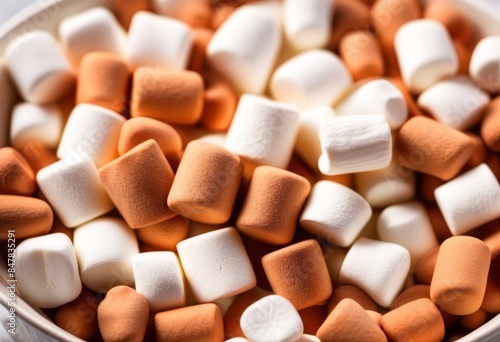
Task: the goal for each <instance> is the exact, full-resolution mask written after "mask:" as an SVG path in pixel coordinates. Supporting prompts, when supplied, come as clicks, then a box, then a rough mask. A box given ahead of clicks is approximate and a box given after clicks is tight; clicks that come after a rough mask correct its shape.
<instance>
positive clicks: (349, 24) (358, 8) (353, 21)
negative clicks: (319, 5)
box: [328, 0, 370, 50]
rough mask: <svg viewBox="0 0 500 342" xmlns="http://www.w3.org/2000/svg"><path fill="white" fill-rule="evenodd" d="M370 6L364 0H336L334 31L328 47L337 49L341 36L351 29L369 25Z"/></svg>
mask: <svg viewBox="0 0 500 342" xmlns="http://www.w3.org/2000/svg"><path fill="white" fill-rule="evenodd" d="M369 19H370V7H368V6H367V5H366V4H364V3H363V2H362V1H352V0H335V2H334V13H333V19H332V21H333V22H332V24H333V25H332V32H331V37H330V42H329V43H328V48H329V49H331V50H335V49H336V48H337V46H338V43H339V42H340V40H341V38H342V37H343V36H345V35H346V33H348V32H349V31H353V30H356V29H359V28H360V27H368V25H369Z"/></svg>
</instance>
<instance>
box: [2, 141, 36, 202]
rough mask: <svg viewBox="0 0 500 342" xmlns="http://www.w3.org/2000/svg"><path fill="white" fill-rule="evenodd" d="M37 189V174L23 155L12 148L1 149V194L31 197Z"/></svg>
mask: <svg viewBox="0 0 500 342" xmlns="http://www.w3.org/2000/svg"><path fill="white" fill-rule="evenodd" d="M36 188H37V184H36V179H35V173H34V172H33V170H32V169H31V167H30V165H29V164H28V162H27V161H26V159H24V157H23V155H22V154H21V153H19V152H17V150H16V149H14V148H12V147H2V148H0V194H2V195H19V196H31V195H33V193H34V192H35V191H36Z"/></svg>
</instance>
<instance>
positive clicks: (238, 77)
mask: <svg viewBox="0 0 500 342" xmlns="http://www.w3.org/2000/svg"><path fill="white" fill-rule="evenodd" d="M280 45H281V27H280V23H279V21H278V20H277V19H276V15H275V13H274V10H273V9H268V8H266V7H265V6H262V5H261V6H256V5H245V6H241V7H238V8H237V9H236V10H234V12H233V13H232V14H231V15H230V16H229V17H228V18H227V19H226V20H225V21H224V23H223V24H222V25H221V27H220V28H219V29H218V30H217V31H216V32H215V34H214V36H213V38H212V40H211V41H210V43H209V44H208V48H207V60H208V63H209V64H210V65H211V66H212V67H213V68H214V69H215V70H216V71H218V72H219V73H220V74H222V75H223V76H224V77H226V78H227V79H228V80H229V81H230V82H231V83H232V84H233V85H234V86H235V87H236V88H237V89H238V90H239V91H241V92H243V93H254V94H261V93H263V92H264V88H265V87H266V83H267V79H268V77H269V75H270V73H271V71H272V67H273V65H274V63H275V60H276V58H277V57H278V53H279V50H280Z"/></svg>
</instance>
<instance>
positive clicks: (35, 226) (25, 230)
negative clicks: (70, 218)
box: [0, 195, 54, 240]
mask: <svg viewBox="0 0 500 342" xmlns="http://www.w3.org/2000/svg"><path fill="white" fill-rule="evenodd" d="M0 222H2V225H1V226H0V240H7V239H8V237H9V235H12V234H9V232H10V231H13V232H14V233H15V236H16V238H18V239H23V238H27V237H31V236H37V235H44V234H47V233H48V232H49V231H50V228H51V227H52V223H53V222H54V215H53V213H52V209H51V208H50V206H49V204H48V203H47V202H44V201H42V200H39V199H38V198H32V197H26V196H12V195H0Z"/></svg>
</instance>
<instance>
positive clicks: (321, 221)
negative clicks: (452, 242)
mask: <svg viewBox="0 0 500 342" xmlns="http://www.w3.org/2000/svg"><path fill="white" fill-rule="evenodd" d="M371 216H372V208H371V207H370V205H369V204H368V202H366V201H365V200H364V199H363V197H361V196H360V195H358V194H357V193H356V192H354V191H353V190H351V189H350V188H348V187H346V186H344V185H342V184H338V183H335V182H332V181H326V180H325V181H319V182H317V183H316V184H315V185H314V186H313V188H312V190H311V194H310V196H309V200H308V201H307V204H306V205H305V208H304V210H303V212H302V216H301V217H300V225H301V226H302V228H304V229H305V230H307V231H308V232H309V233H312V234H314V235H318V236H319V237H321V238H323V239H325V240H326V241H328V242H329V243H332V244H335V245H338V246H340V247H347V246H349V245H350V244H352V243H353V241H354V240H355V239H356V237H357V236H358V234H359V233H360V232H361V230H362V229H363V227H364V226H365V224H366V223H367V222H368V220H369V219H370V217H371Z"/></svg>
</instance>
